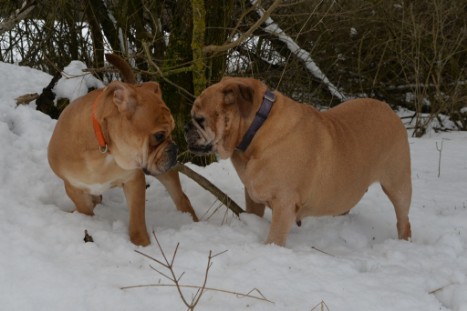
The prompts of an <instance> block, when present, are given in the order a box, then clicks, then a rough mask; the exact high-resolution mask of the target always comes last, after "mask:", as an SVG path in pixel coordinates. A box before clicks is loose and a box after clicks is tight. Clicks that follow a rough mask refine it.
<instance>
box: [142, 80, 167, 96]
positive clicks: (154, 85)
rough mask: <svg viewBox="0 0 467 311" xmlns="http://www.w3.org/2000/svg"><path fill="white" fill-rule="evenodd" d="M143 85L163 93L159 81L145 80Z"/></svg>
mask: <svg viewBox="0 0 467 311" xmlns="http://www.w3.org/2000/svg"><path fill="white" fill-rule="evenodd" d="M141 87H142V88H144V89H147V90H149V91H153V92H154V93H156V94H159V95H162V91H161V87H160V86H159V83H157V82H154V81H149V82H145V83H143V84H141Z"/></svg>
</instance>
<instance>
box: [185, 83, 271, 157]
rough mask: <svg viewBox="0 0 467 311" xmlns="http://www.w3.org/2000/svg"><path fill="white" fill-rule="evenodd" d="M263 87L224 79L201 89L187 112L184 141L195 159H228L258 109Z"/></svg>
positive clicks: (264, 88)
mask: <svg viewBox="0 0 467 311" xmlns="http://www.w3.org/2000/svg"><path fill="white" fill-rule="evenodd" d="M266 89H267V87H266V85H264V84H263V83H261V82H260V81H258V80H255V79H251V78H229V77H227V78H224V79H222V80H221V81H220V82H219V83H216V84H214V85H212V86H210V87H208V88H207V89H205V90H204V91H203V92H202V93H201V94H200V96H198V98H196V100H195V102H194V104H193V107H192V109H191V118H192V120H191V122H189V123H188V124H187V125H186V126H185V139H186V141H187V143H188V148H189V150H190V151H191V152H193V153H195V154H197V155H206V154H210V153H217V154H218V155H219V156H220V157H221V158H223V159H226V158H229V157H230V156H231V154H232V152H233V151H234V150H235V148H236V146H237V145H238V144H239V143H240V141H241V139H242V138H243V135H244V134H245V132H246V129H247V128H248V126H249V124H250V123H251V122H252V119H253V117H254V115H255V113H256V110H257V109H258V107H259V105H260V103H261V98H262V96H263V94H264V92H265V90H266Z"/></svg>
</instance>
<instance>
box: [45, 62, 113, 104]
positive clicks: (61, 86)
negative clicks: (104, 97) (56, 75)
mask: <svg viewBox="0 0 467 311" xmlns="http://www.w3.org/2000/svg"><path fill="white" fill-rule="evenodd" d="M83 69H86V64H85V63H83V62H81V61H78V60H74V61H72V62H71V63H70V64H69V65H68V66H66V67H65V68H63V71H62V78H61V79H60V80H58V82H57V84H56V85H55V87H54V90H53V91H54V93H55V95H56V97H57V99H60V98H68V99H69V100H70V101H73V100H75V99H77V98H78V97H81V96H83V95H85V94H87V93H88V91H89V89H90V88H96V89H98V88H101V87H104V84H103V83H102V82H101V81H100V80H99V79H96V78H95V77H94V76H93V75H92V74H90V73H89V72H83Z"/></svg>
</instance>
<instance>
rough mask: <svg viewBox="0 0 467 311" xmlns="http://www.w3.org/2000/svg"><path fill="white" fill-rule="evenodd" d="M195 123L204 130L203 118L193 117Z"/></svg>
mask: <svg viewBox="0 0 467 311" xmlns="http://www.w3.org/2000/svg"><path fill="white" fill-rule="evenodd" d="M194 119H195V122H196V123H198V125H199V126H201V127H202V128H204V117H194Z"/></svg>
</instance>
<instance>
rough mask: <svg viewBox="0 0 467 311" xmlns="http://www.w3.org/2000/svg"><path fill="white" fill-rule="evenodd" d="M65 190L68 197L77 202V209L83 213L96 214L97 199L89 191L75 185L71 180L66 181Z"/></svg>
mask: <svg viewBox="0 0 467 311" xmlns="http://www.w3.org/2000/svg"><path fill="white" fill-rule="evenodd" d="M65 191H66V193H67V195H68V197H69V198H70V199H71V200H72V201H73V203H75V206H76V210H77V211H78V212H80V213H82V214H85V215H89V216H92V215H94V212H93V210H94V206H96V203H95V200H94V198H93V196H92V195H91V194H89V193H88V192H87V191H85V190H82V189H79V188H76V187H73V186H72V185H71V184H70V183H69V182H67V181H65Z"/></svg>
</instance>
